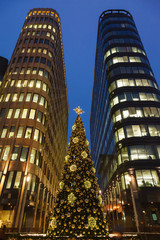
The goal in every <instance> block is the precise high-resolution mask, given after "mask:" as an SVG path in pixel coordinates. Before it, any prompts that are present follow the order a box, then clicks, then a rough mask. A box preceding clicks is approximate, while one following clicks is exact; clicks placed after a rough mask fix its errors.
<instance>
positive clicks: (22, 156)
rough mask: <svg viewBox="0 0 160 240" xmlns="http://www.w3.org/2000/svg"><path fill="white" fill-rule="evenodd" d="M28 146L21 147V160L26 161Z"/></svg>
mask: <svg viewBox="0 0 160 240" xmlns="http://www.w3.org/2000/svg"><path fill="white" fill-rule="evenodd" d="M28 149H29V148H28V147H23V148H22V152H21V156H20V161H21V162H26V161H27V156H28Z"/></svg>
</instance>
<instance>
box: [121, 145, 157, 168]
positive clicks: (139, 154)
mask: <svg viewBox="0 0 160 240" xmlns="http://www.w3.org/2000/svg"><path fill="white" fill-rule="evenodd" d="M146 159H150V160H151V159H160V145H134V146H129V147H125V148H122V149H121V150H119V151H118V165H120V164H122V163H124V162H126V161H132V160H146Z"/></svg>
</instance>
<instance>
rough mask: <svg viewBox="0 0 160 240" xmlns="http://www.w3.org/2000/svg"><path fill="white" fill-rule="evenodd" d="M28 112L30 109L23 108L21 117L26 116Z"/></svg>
mask: <svg viewBox="0 0 160 240" xmlns="http://www.w3.org/2000/svg"><path fill="white" fill-rule="evenodd" d="M27 112H28V109H23V110H22V114H21V118H26V117H27Z"/></svg>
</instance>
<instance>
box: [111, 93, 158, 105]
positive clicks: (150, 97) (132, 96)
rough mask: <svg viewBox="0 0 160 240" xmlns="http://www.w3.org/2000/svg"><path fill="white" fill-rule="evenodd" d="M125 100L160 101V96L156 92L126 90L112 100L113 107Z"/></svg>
mask: <svg viewBox="0 0 160 240" xmlns="http://www.w3.org/2000/svg"><path fill="white" fill-rule="evenodd" d="M125 101H156V102H159V101H160V96H159V95H157V94H154V93H145V92H124V93H121V94H119V95H118V96H116V97H114V98H113V99H111V101H110V105H111V107H113V106H115V105H116V104H118V103H120V102H125Z"/></svg>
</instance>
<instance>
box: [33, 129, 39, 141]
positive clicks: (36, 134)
mask: <svg viewBox="0 0 160 240" xmlns="http://www.w3.org/2000/svg"><path fill="white" fill-rule="evenodd" d="M33 139H34V140H35V141H38V139H39V130H38V129H35V131H34V137H33Z"/></svg>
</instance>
